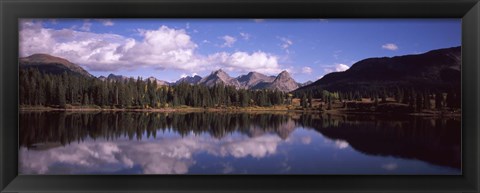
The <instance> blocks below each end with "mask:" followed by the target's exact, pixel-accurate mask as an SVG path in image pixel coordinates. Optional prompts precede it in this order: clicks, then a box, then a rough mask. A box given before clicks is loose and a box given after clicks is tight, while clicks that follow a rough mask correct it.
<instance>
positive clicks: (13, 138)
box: [0, 0, 480, 192]
mask: <svg viewBox="0 0 480 193" xmlns="http://www.w3.org/2000/svg"><path fill="white" fill-rule="evenodd" d="M62 17H68V18H462V19H463V20H462V103H463V105H462V124H463V125H462V153H463V154H462V165H463V167H462V169H463V172H462V173H463V175H459V176H408V175H404V176H400V175H396V176H395V175H392V176H376V175H344V176H340V175H333V176H331V175H323V176H322V175H314V176H302V175H292V176H274V175H257V176H255V175H232V176H228V177H226V176H220V175H211V176H193V175H185V176H180V175H171V176H168V175H118V176H116V175H83V176H61V175H56V176H55V175H46V176H27V175H22V176H19V175H18V174H17V168H18V162H17V159H18V156H17V155H18V138H17V133H18V117H17V112H18V105H17V100H18V93H17V90H18V85H17V83H18V69H17V67H18V66H17V62H18V19H19V18H62ZM0 29H1V30H0V42H1V45H0V50H1V52H0V60H1V61H0V62H1V63H0V107H1V109H0V192H109V191H111V192H132V191H135V192H195V191H197V192H207V191H208V192H327V191H328V192H479V183H480V181H479V173H480V170H479V169H480V167H479V161H480V153H479V147H480V143H479V140H480V135H479V134H480V132H478V128H479V120H478V119H479V110H480V106H479V105H480V104H479V102H478V101H479V99H478V98H479V97H480V89H479V88H480V82H479V81H480V79H479V77H478V76H479V75H480V68H479V66H480V59H479V58H480V52H479V50H480V38H479V37H480V35H479V34H480V3H479V0H337V1H334V0H299V1H294V0H284V1H282V0H243V1H241V0H177V1H174V0H140V1H134V0H97V1H95V0H63V1H61V0H37V1H33V0H18V1H15V0H0ZM466 104H468V105H466ZM12 112H13V113H12Z"/></svg>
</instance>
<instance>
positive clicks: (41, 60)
mask: <svg viewBox="0 0 480 193" xmlns="http://www.w3.org/2000/svg"><path fill="white" fill-rule="evenodd" d="M19 64H20V68H23V69H28V68H36V69H38V70H39V71H40V72H42V73H49V74H57V75H58V74H63V73H64V72H66V73H67V74H73V75H80V76H86V77H93V76H92V75H91V74H90V73H88V72H87V71H86V70H85V69H83V68H82V67H80V66H79V65H77V64H74V63H71V62H70V61H68V60H66V59H63V58H59V57H55V56H51V55H48V54H33V55H31V56H28V57H24V58H20V59H19Z"/></svg>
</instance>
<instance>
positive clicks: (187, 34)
mask: <svg viewBox="0 0 480 193" xmlns="http://www.w3.org/2000/svg"><path fill="white" fill-rule="evenodd" d="M459 45H461V20H460V19H289V20H285V19H255V20H254V19H216V20H214V19H210V20H208V19H108V20H106V19H103V20H101V19H43V20H28V19H24V20H21V21H20V55H21V56H28V55H31V54H34V53H47V54H51V55H54V56H58V57H63V58H66V59H68V60H70V61H72V62H74V63H77V64H79V65H81V66H82V67H84V68H85V69H87V70H88V71H89V72H90V73H92V74H93V75H95V76H100V75H104V76H106V75H108V74H110V73H114V74H121V75H126V76H134V77H137V76H142V77H145V78H147V77H150V76H153V77H156V78H158V79H162V80H167V81H175V80H177V79H179V78H180V77H181V76H185V75H192V74H198V75H200V76H206V75H208V74H210V72H211V71H213V70H216V69H219V68H222V69H224V70H225V71H227V72H228V73H229V74H230V75H231V76H232V77H236V76H238V75H240V74H245V73H247V72H249V71H258V72H261V73H264V74H267V75H277V74H278V73H279V72H281V71H282V70H287V71H289V72H290V74H291V75H292V76H293V77H294V79H295V80H297V81H298V82H305V81H307V80H312V81H314V80H317V79H318V78H319V77H322V76H323V75H325V74H327V73H329V72H333V71H342V70H346V69H348V68H349V67H350V66H351V65H352V64H353V63H355V62H357V61H360V60H362V59H365V58H370V57H384V56H388V57H390V56H398V55H406V54H418V53H423V52H426V51H429V50H433V49H439V48H446V47H453V46H459Z"/></svg>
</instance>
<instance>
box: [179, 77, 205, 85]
mask: <svg viewBox="0 0 480 193" xmlns="http://www.w3.org/2000/svg"><path fill="white" fill-rule="evenodd" d="M200 80H202V77H201V76H198V75H195V76H187V77H183V78H180V79H179V80H177V81H176V82H175V85H177V84H180V83H188V84H197V83H198V82H200Z"/></svg>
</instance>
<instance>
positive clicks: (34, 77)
mask: <svg viewBox="0 0 480 193" xmlns="http://www.w3.org/2000/svg"><path fill="white" fill-rule="evenodd" d="M19 75H20V77H19V81H20V84H19V99H20V105H32V106H33V105H34V106H53V107H61V108H64V107H66V106H67V105H77V106H80V105H84V106H89V105H96V106H100V107H115V108H165V107H177V106H182V105H186V106H191V107H230V106H236V107H248V106H262V107H266V106H272V105H281V104H285V103H286V102H288V100H287V99H288V96H287V95H286V94H285V93H283V92H281V91H276V90H275V91H273V90H245V89H236V88H235V87H233V86H225V85H222V84H219V85H215V86H213V87H206V86H203V85H190V84H188V83H181V84H179V85H174V86H164V85H157V82H156V81H150V80H149V79H146V80H143V79H142V78H140V77H138V78H137V79H134V78H129V79H125V80H104V81H102V80H100V79H96V78H88V77H83V76H78V75H71V74H67V73H63V74H61V75H55V74H47V73H41V72H39V71H38V70H37V69H34V68H31V69H20V72H19Z"/></svg>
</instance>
